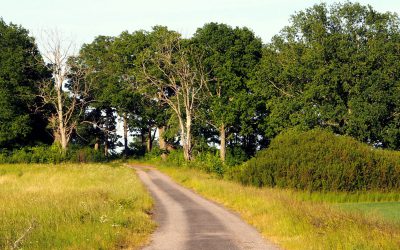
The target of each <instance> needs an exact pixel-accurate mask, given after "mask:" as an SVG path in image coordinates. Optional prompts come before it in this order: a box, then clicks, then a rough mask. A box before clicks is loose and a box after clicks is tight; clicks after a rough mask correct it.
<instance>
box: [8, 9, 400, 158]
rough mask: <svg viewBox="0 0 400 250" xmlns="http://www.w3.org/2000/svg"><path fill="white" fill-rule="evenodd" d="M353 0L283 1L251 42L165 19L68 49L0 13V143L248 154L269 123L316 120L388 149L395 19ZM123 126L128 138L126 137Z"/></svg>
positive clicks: (395, 133)
mask: <svg viewBox="0 0 400 250" xmlns="http://www.w3.org/2000/svg"><path fill="white" fill-rule="evenodd" d="M399 23H400V22H399V17H398V16H397V14H395V13H389V12H387V13H379V12H377V11H375V10H374V9H373V8H372V7H371V6H363V5H360V4H358V3H349V2H348V3H344V4H334V5H331V6H328V5H326V4H317V5H314V6H313V7H311V8H308V9H306V10H304V11H300V12H297V13H296V14H294V15H293V16H292V17H291V19H290V24H289V25H288V26H286V27H284V28H283V29H282V30H281V32H280V33H279V34H277V35H276V36H274V37H273V38H272V40H271V41H270V42H269V43H267V44H263V43H262V41H261V39H260V38H259V37H257V36H256V35H255V34H254V32H253V31H252V30H250V29H249V28H246V27H231V26H229V25H226V24H221V23H208V24H205V25H204V26H203V27H201V28H199V29H197V31H196V33H195V34H194V35H193V36H192V37H191V38H183V37H182V36H181V34H179V33H178V32H176V31H173V30H169V29H168V28H167V27H165V26H155V27H153V29H152V30H151V31H144V30H139V31H134V32H128V31H125V32H122V33H121V34H120V35H119V36H116V37H111V36H98V37H96V38H95V39H94V41H93V42H91V43H89V44H84V45H83V46H82V47H81V48H80V51H79V53H78V54H76V55H73V56H69V53H68V52H69V48H70V46H69V45H70V44H63V40H62V39H61V38H60V37H58V36H57V34H54V33H49V34H46V38H47V43H46V45H47V48H46V51H42V54H40V53H39V51H38V49H37V46H36V44H35V40H34V39H33V38H32V37H30V36H29V33H28V31H27V30H26V29H24V28H22V27H20V26H17V25H14V24H7V23H5V22H4V21H3V20H1V21H0V50H1V53H0V102H1V105H0V148H3V150H13V149H16V148H20V147H24V146H33V145H39V144H52V143H56V144H59V145H60V147H61V148H62V150H64V151H65V150H67V149H68V147H69V145H70V144H74V145H79V146H82V147H92V148H94V149H96V150H100V149H102V150H104V153H105V154H108V153H109V152H110V150H112V149H114V148H115V147H116V146H117V145H118V139H119V138H118V136H117V133H116V126H117V119H120V120H121V121H122V123H123V131H124V133H123V146H124V150H123V153H124V154H125V155H130V154H140V153H143V152H145V151H146V152H151V151H152V149H153V145H154V140H155V138H156V136H155V135H156V131H158V148H160V150H161V152H162V153H167V152H168V151H169V150H172V149H174V148H182V151H183V155H184V158H185V160H188V161H189V160H191V159H193V158H194V157H196V155H197V154H199V153H201V152H204V151H210V150H211V151H212V150H217V148H218V151H219V153H218V155H219V157H220V159H221V161H225V159H226V157H227V155H230V156H233V157H241V156H244V157H245V158H246V157H250V156H252V155H254V154H255V152H256V151H258V150H260V149H262V148H265V147H268V145H269V143H270V141H271V140H272V139H273V138H274V137H275V136H276V135H278V134H279V133H281V132H282V131H284V130H287V129H289V128H293V127H297V128H299V129H302V130H309V129H313V128H316V127H320V128H324V129H328V130H331V131H333V132H334V133H336V134H343V135H349V136H352V137H354V138H356V139H357V140H359V141H362V142H366V143H369V144H371V145H374V146H378V147H383V148H391V149H396V150H399V149H400V81H399V80H400V79H399V77H400V65H399V64H398V62H399V61H400V60H399V59H400V46H399V44H400V29H399ZM130 134H133V135H134V137H135V140H134V143H132V144H130V145H129V143H128V137H129V136H130Z"/></svg>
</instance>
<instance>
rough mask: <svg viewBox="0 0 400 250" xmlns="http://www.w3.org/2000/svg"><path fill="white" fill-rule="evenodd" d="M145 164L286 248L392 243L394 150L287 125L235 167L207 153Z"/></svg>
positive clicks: (398, 195)
mask: <svg viewBox="0 0 400 250" xmlns="http://www.w3.org/2000/svg"><path fill="white" fill-rule="evenodd" d="M170 156H171V157H168V158H167V159H166V160H165V161H162V160H160V158H159V157H154V155H153V157H151V155H149V156H148V158H147V159H145V160H146V162H147V163H150V164H151V163H152V164H154V165H157V166H159V167H160V169H161V170H162V171H163V172H165V173H167V174H168V175H170V176H171V177H172V178H173V179H175V180H176V181H178V182H179V183H181V184H182V185H184V186H186V187H189V188H191V189H193V190H195V191H196V192H198V193H200V194H201V195H204V196H205V197H208V198H210V199H212V200H215V201H217V202H219V203H221V204H223V205H225V206H226V207H228V208H231V209H233V210H234V211H237V212H239V213H240V215H241V216H242V217H243V218H244V219H245V220H246V221H247V222H248V223H250V224H252V225H254V226H255V227H256V228H257V229H259V230H260V231H261V232H262V233H263V235H264V236H265V237H266V238H268V239H271V240H273V241H274V242H275V243H277V244H278V245H280V246H282V247H284V248H285V249H398V248H399V247H400V241H399V240H400V220H399V219H400V210H399V209H398V208H399V206H400V192H399V175H398V174H399V172H400V165H399V164H400V155H399V153H398V152H396V151H390V150H383V149H378V148H373V147H371V146H370V145H367V144H363V143H360V142H358V141H356V140H354V139H353V138H350V137H346V136H338V135H335V134H334V133H332V132H329V131H325V130H320V129H316V130H310V131H307V132H302V131H299V130H289V131H287V132H285V133H282V134H280V135H278V136H277V137H276V138H275V139H274V140H272V142H271V144H270V146H269V147H268V148H267V149H264V150H261V151H260V152H259V153H258V154H257V155H256V156H255V157H253V158H252V159H250V160H248V161H246V162H244V163H242V164H238V165H234V166H229V165H227V164H222V163H221V162H219V163H218V156H217V155H216V154H212V153H211V152H209V153H208V154H203V155H202V156H201V157H199V158H198V159H194V160H192V161H191V162H190V163H187V162H185V161H184V159H183V157H182V155H181V154H179V153H173V154H171V155H170Z"/></svg>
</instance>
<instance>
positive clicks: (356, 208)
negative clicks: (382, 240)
mask: <svg viewBox="0 0 400 250" xmlns="http://www.w3.org/2000/svg"><path fill="white" fill-rule="evenodd" d="M337 206H338V207H339V208H340V209H343V210H344V211H350V212H357V213H363V214H365V215H366V216H374V217H382V218H383V219H384V220H386V221H388V222H393V223H399V224H400V202H358V203H340V204H337Z"/></svg>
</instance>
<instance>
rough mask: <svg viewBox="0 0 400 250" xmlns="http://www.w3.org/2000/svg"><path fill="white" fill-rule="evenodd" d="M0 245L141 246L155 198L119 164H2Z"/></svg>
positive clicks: (149, 230)
mask: <svg viewBox="0 0 400 250" xmlns="http://www.w3.org/2000/svg"><path fill="white" fill-rule="evenodd" d="M0 200H1V203H0V249H17V248H18V249H19V248H23V249H117V248H137V247H139V246H141V245H143V244H144V243H146V242H147V240H148V238H149V237H148V236H149V235H150V234H151V233H152V231H153V230H154V228H155V224H154V223H153V222H152V221H151V218H150V216H149V215H148V212H149V211H150V210H151V208H152V200H151V198H150V196H149V194H148V193H147V191H146V190H145V189H144V187H143V186H142V184H141V183H140V181H139V180H138V178H137V177H136V175H135V173H134V170H132V169H128V168H126V167H122V166H119V165H114V166H112V165H109V164H108V165H104V164H82V165H79V164H61V165H27V164H20V165H0Z"/></svg>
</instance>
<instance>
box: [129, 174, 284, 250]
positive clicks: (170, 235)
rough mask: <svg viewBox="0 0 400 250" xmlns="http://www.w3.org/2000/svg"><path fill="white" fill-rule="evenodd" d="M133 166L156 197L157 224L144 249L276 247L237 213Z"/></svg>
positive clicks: (206, 249)
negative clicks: (149, 241) (150, 239)
mask: <svg viewBox="0 0 400 250" xmlns="http://www.w3.org/2000/svg"><path fill="white" fill-rule="evenodd" d="M135 169H136V171H137V173H138V175H139V178H140V179H141V180H142V181H143V183H144V184H145V185H146V186H147V188H148V189H149V191H150V192H151V194H152V196H153V197H154V199H155V205H156V206H155V211H154V212H155V220H156V222H157V223H158V226H159V227H158V229H157V230H156V232H155V233H154V234H153V235H152V242H151V243H150V245H149V246H147V247H145V248H144V249H146V250H162V249H165V250H167V249H168V250H181V249H188V250H189V249H190V250H196V249H204V250H213V249H218V250H223V249H257V250H258V249H260V250H261V249H278V248H277V247H276V246H274V245H273V244H271V243H269V242H267V241H265V240H264V239H263V238H262V236H261V235H260V234H259V233H258V232H257V231H256V230H255V229H254V228H253V227H251V226H249V225H248V224H246V223H245V222H243V221H242V220H241V219H240V218H239V217H238V216H237V215H235V214H233V213H231V212H229V211H227V210H226V209H224V208H222V207H221V206H219V205H217V204H215V203H213V202H211V201H209V200H206V199H204V198H202V197H201V196H199V195H197V194H195V193H193V192H192V191H190V190H188V189H186V188H183V187H182V186H180V185H178V184H176V183H175V182H173V181H172V180H171V179H170V178H169V177H168V176H166V175H164V174H162V173H160V172H159V171H157V170H155V169H154V168H147V167H146V168H143V167H135Z"/></svg>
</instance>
